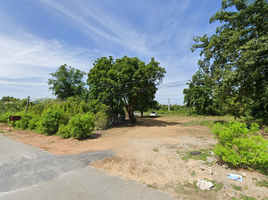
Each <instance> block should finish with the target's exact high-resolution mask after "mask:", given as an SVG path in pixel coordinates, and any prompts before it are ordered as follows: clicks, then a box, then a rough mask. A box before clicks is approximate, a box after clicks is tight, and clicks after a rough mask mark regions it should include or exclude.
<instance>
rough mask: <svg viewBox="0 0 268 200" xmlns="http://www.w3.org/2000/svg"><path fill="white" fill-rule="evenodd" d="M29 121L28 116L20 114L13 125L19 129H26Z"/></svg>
mask: <svg viewBox="0 0 268 200" xmlns="http://www.w3.org/2000/svg"><path fill="white" fill-rule="evenodd" d="M29 121H30V117H29V116H27V115H22V116H21V120H19V121H16V122H15V126H16V128H19V129H27V128H28V124H29ZM13 123H14V122H13Z"/></svg>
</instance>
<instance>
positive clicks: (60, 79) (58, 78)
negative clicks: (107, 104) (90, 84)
mask: <svg viewBox="0 0 268 200" xmlns="http://www.w3.org/2000/svg"><path fill="white" fill-rule="evenodd" d="M85 74H86V73H85V72H83V71H80V70H79V69H75V68H73V67H71V66H69V67H67V65H66V64H64V65H61V66H60V67H59V68H58V69H57V70H56V72H55V73H50V74H49V75H51V76H52V78H50V79H48V85H51V87H49V89H50V90H52V91H53V94H54V95H55V96H56V97H57V98H58V99H61V100H65V99H67V98H68V97H72V96H81V95H83V94H85V91H86V88H85V83H84V82H83V77H84V75H85Z"/></svg>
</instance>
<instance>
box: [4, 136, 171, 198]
mask: <svg viewBox="0 0 268 200" xmlns="http://www.w3.org/2000/svg"><path fill="white" fill-rule="evenodd" d="M112 155H114V152H112V151H99V152H88V153H83V154H77V155H69V156H57V155H54V154H51V153H49V152H46V151H43V150H40V149H37V148H35V147H32V146H29V145H27V144H23V143H20V142H17V141H14V140H11V139H8V138H5V137H3V136H0V178H1V179H0V199H1V200H15V199H21V200H24V199H35V200H39V199H40V200H42V199H44V200H47V199H57V200H66V199H70V200H71V199H72V200H73V199H77V200H78V199H79V200H84V199H93V200H95V199H96V200H106V199H116V200H121V199H122V200H123V199H130V200H131V199H148V200H150V199H152V200H158V199H159V200H160V199H161V200H165V199H175V198H172V197H171V196H169V195H168V194H166V193H164V192H161V191H158V190H154V189H150V188H148V187H146V186H145V185H143V184H140V183H137V182H134V181H131V180H128V179H124V178H122V177H115V176H110V175H108V174H106V172H104V171H99V170H97V169H95V168H93V167H91V166H90V163H91V162H93V161H96V160H100V159H103V158H105V157H110V156H112Z"/></svg>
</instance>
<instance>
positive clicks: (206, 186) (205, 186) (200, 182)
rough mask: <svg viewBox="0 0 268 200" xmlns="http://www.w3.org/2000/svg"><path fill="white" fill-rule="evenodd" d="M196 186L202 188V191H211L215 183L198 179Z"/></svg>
mask: <svg viewBox="0 0 268 200" xmlns="http://www.w3.org/2000/svg"><path fill="white" fill-rule="evenodd" d="M196 185H197V186H198V187H200V189H201V190H209V189H210V188H211V187H213V183H211V182H209V181H207V180H204V179H198V180H197V184H196Z"/></svg>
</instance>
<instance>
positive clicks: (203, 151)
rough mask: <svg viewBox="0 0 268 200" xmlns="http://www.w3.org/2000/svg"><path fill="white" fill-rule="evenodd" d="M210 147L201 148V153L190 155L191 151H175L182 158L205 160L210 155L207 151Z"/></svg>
mask: <svg viewBox="0 0 268 200" xmlns="http://www.w3.org/2000/svg"><path fill="white" fill-rule="evenodd" d="M211 150H212V149H201V150H200V151H201V153H200V154H197V155H192V154H191V152H192V151H177V153H178V154H179V155H180V157H181V159H182V160H186V161H187V160H189V159H193V160H203V161H206V160H207V157H210V156H211V155H210V154H209V151H211Z"/></svg>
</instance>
